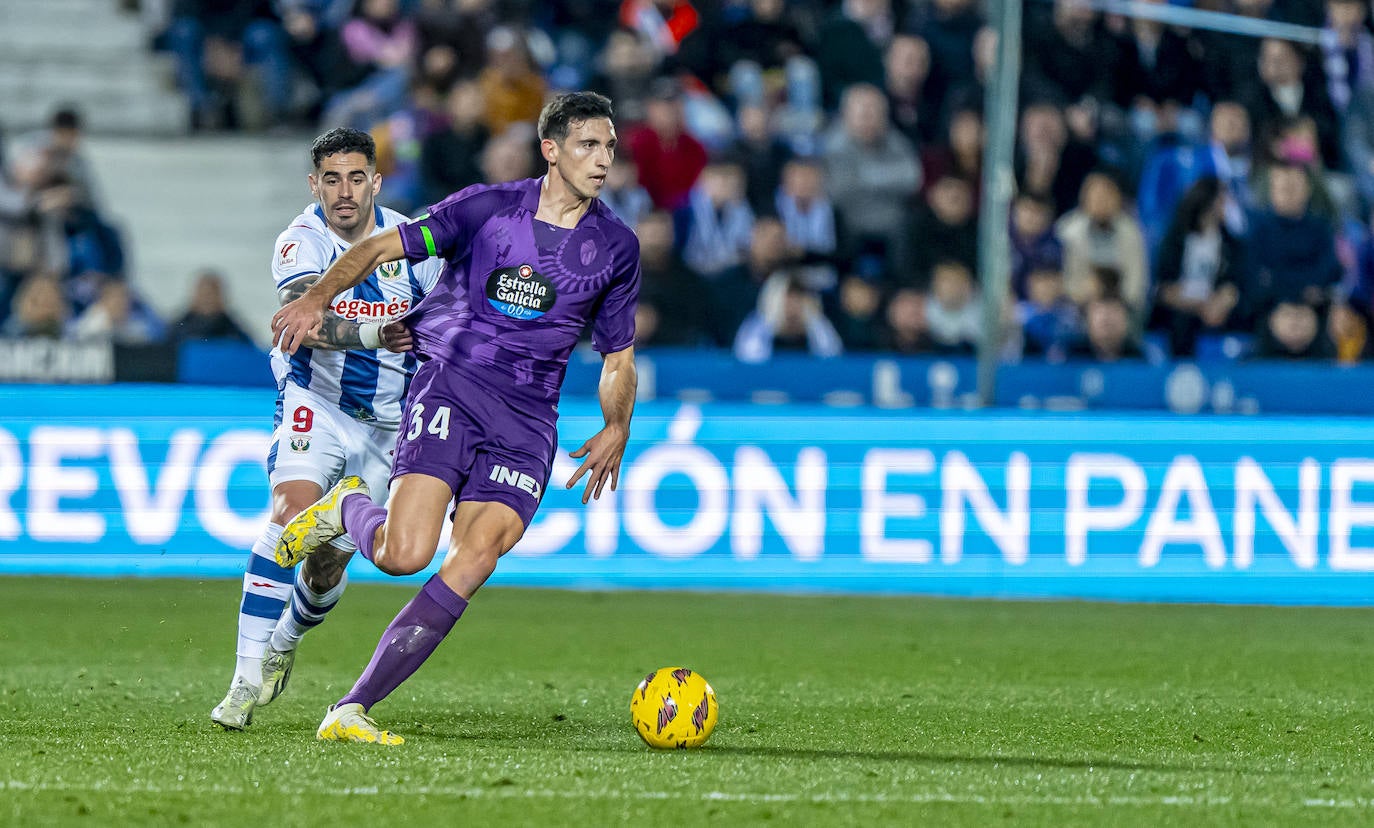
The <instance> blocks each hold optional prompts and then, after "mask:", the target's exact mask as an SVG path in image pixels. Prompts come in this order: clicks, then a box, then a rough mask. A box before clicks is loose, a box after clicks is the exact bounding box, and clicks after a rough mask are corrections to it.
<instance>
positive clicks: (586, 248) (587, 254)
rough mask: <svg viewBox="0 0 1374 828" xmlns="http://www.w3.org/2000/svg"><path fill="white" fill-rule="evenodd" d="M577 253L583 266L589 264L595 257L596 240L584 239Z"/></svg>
mask: <svg viewBox="0 0 1374 828" xmlns="http://www.w3.org/2000/svg"><path fill="white" fill-rule="evenodd" d="M578 255H579V256H580V257H581V259H582V266H583V267H586V266H587V265H589V264H591V263H592V259H595V258H596V242H594V241H592V240H591V239H587V240H586V241H584V242H582V250H581V251H580V252H579V253H578Z"/></svg>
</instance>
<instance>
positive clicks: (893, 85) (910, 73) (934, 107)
mask: <svg viewBox="0 0 1374 828" xmlns="http://www.w3.org/2000/svg"><path fill="white" fill-rule="evenodd" d="M883 67H884V79H885V84H884V87H883V88H884V90H885V91H886V92H887V105H888V110H889V111H890V112H891V113H892V123H893V125H894V126H896V127H897V129H898V131H900V132H901V133H902V134H903V135H905V136H906V139H907V140H908V141H910V142H911V144H912V146H917V147H919V146H924V145H925V144H927V143H929V142H931V141H932V140H934V139H935V136H936V135H938V134H939V132H940V102H939V100H938V99H937V98H936V96H935V95H932V94H929V93H928V92H927V91H926V86H927V84H928V82H929V80H930V46H929V45H928V44H927V43H926V41H925V39H924V38H920V37H917V36H916V35H911V34H899V35H897V36H896V37H894V38H892V42H891V43H889V44H888V45H887V54H886V55H884V57H883Z"/></svg>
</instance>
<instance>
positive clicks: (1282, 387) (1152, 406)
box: [0, 342, 1374, 414]
mask: <svg viewBox="0 0 1374 828" xmlns="http://www.w3.org/2000/svg"><path fill="white" fill-rule="evenodd" d="M638 360H639V365H640V390H641V392H642V393H643V394H644V395H646V396H647V397H649V398H653V399H660V400H688V401H703V400H715V401H721V402H725V401H743V402H759V403H772V404H777V403H823V404H827V405H834V406H841V407H843V406H852V405H873V406H877V407H880V408H911V407H934V408H939V409H947V408H966V407H969V406H972V405H974V404H976V402H977V394H976V392H977V387H978V366H977V363H976V362H975V361H974V360H973V359H971V358H967V357H960V358H948V359H941V358H932V357H891V356H873V355H868V356H865V355H846V356H841V357H836V358H834V359H816V358H814V357H809V356H805V355H800V354H778V355H776V356H774V357H773V359H771V360H769V361H768V362H766V363H762V364H759V365H749V364H745V363H741V362H738V361H736V360H735V359H734V357H732V356H731V355H730V354H729V353H728V352H723V351H708V350H673V349H651V350H647V351H644V352H642V353H640V354H639V355H638ZM179 366H180V367H179V373H178V378H179V379H180V381H182V382H188V383H207V384H213V385H225V384H228V385H245V386H259V387H263V388H270V387H272V386H273V380H272V372H271V371H270V370H269V368H268V361H267V356H266V355H265V354H262V353H260V352H258V351H257V350H255V349H253V348H251V347H249V346H245V345H239V344H235V343H222V342H219V343H188V344H186V345H184V346H182V350H181V354H180V360H179ZM0 374H3V371H0ZM600 377H601V357H600V356H599V355H598V354H596V353H594V352H592V351H590V349H586V350H579V351H578V352H576V353H575V354H574V356H573V360H572V362H571V364H570V365H569V366H568V374H567V381H566V383H565V384H564V392H565V393H566V394H569V395H581V394H585V395H588V396H595V394H596V385H597V382H598V381H599V380H600ZM1368 387H1374V365H1353V366H1338V365H1334V364H1331V363H1323V362H1235V361H1231V360H1207V361H1202V362H1198V363H1189V362H1179V363H1168V364H1162V365H1152V364H1149V363H1146V362H1123V363H1119V364H1115V365H1103V364H1099V363H1094V362H1074V363H1064V364H1053V365H1052V364H1048V363H1045V362H1036V361H1031V360H1028V361H1026V362H1024V363H1021V364H1019V365H1004V366H1002V367H1000V368H999V369H998V371H997V396H996V403H997V405H998V406H1001V407H1005V408H1017V409H1031V410H1044V409H1048V410H1104V411H1105V410H1113V411H1116V410H1122V409H1127V410H1140V411H1173V412H1175V413H1183V414H1195V413H1215V414H1374V395H1370V394H1351V393H1349V391H1348V390H1349V389H1350V388H1368Z"/></svg>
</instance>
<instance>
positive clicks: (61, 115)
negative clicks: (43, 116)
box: [51, 106, 81, 130]
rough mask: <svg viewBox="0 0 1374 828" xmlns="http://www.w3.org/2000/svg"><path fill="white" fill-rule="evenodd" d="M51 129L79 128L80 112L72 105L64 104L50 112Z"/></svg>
mask: <svg viewBox="0 0 1374 828" xmlns="http://www.w3.org/2000/svg"><path fill="white" fill-rule="evenodd" d="M51 123H52V128H53V129H73V130H80V129H81V113H80V112H77V111H76V107H74V106H64V107H62V108H61V109H59V110H57V111H56V112H54V113H53V114H52V122H51Z"/></svg>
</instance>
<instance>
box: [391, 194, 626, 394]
mask: <svg viewBox="0 0 1374 828" xmlns="http://www.w3.org/2000/svg"><path fill="white" fill-rule="evenodd" d="M541 181H542V179H525V180H523V181H513V182H511V183H509V184H498V185H495V186H487V185H476V186H472V187H468V188H467V189H465V190H462V191H461V192H458V193H455V194H453V195H451V196H449V197H448V198H446V199H444V200H443V201H441V202H439V203H438V204H436V205H434V207H433V208H431V210H430V212H429V214H428V215H426V216H421V217H420V218H418V219H415V220H414V221H412V222H410V223H408V224H403V225H401V241H402V244H403V245H404V247H405V252H406V257H407V258H408V259H410V260H411V261H413V262H418V261H421V260H423V259H426V258H430V257H434V256H438V257H442V258H443V259H444V267H443V270H442V272H441V273H440V274H439V283H438V285H436V286H435V288H434V290H433V291H432V292H430V294H429V295H428V296H426V297H425V298H424V300H422V301H421V302H420V303H419V304H418V305H417V306H416V307H415V310H414V311H412V312H411V313H410V314H409V315H408V316H407V317H406V324H407V325H408V326H409V327H410V328H411V330H412V331H413V333H414V337H415V349H416V351H417V352H418V353H419V355H420V357H421V358H422V359H433V360H437V361H438V362H441V363H444V364H445V366H447V367H448V368H451V369H453V370H456V371H458V372H460V373H462V374H464V375H466V376H467V377H468V378H470V379H471V380H472V381H473V382H476V383H477V384H479V385H482V386H485V387H486V388H488V389H491V390H493V391H498V392H500V393H501V394H503V395H508V398H509V395H513V396H514V397H516V399H511V402H512V403H515V404H516V405H517V407H518V408H520V409H523V410H525V411H526V412H528V413H530V414H537V413H539V412H540V411H541V410H548V411H549V418H550V420H551V419H552V417H553V410H554V409H555V407H556V406H557V404H558V393H559V389H560V387H561V386H562V384H563V374H564V372H565V371H566V370H567V366H568V356H569V355H570V354H571V353H572V350H573V348H574V347H575V346H576V345H577V340H578V337H580V336H581V334H582V331H583V330H584V329H585V328H586V326H587V323H588V322H591V323H592V343H593V344H594V345H595V346H596V349H597V350H598V351H600V352H601V353H603V354H608V353H614V352H616V351H621V350H624V349H625V348H628V347H630V346H631V345H633V344H634V335H635V324H634V317H635V304H636V302H637V299H638V295H639V240H638V239H637V238H635V235H634V233H633V232H632V231H631V230H630V229H629V228H628V227H626V226H625V225H624V224H623V223H622V222H621V221H620V219H618V218H616V217H615V215H614V214H613V213H612V212H611V211H610V210H609V209H608V208H606V207H605V206H603V205H602V204H601V201H600V200H599V199H593V201H592V203H591V206H590V207H589V208H588V209H587V212H586V213H585V214H584V215H583V216H582V218H581V220H580V221H578V223H577V226H576V227H575V228H573V229H571V230H569V229H565V228H559V227H555V226H553V225H550V224H546V223H545V222H542V221H537V220H535V218H534V214H535V212H536V211H537V210H538V209H539V187H540V183H541ZM520 402H525V403H533V405H528V404H527V405H519V403H520ZM545 406H548V408H547V409H545Z"/></svg>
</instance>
